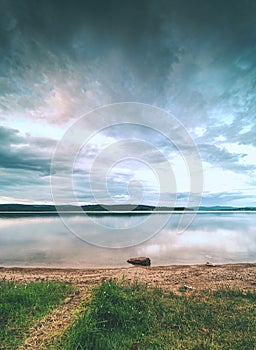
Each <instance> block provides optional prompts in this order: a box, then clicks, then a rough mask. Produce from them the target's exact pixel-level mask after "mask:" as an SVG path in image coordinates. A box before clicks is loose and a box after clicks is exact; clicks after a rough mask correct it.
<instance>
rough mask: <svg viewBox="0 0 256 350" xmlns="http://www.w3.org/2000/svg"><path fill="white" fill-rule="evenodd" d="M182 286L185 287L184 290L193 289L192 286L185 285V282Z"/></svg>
mask: <svg viewBox="0 0 256 350" xmlns="http://www.w3.org/2000/svg"><path fill="white" fill-rule="evenodd" d="M183 288H184V289H186V290H192V289H193V287H191V286H187V285H186V284H184V286H183Z"/></svg>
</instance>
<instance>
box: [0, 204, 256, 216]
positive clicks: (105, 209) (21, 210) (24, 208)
mask: <svg viewBox="0 0 256 350" xmlns="http://www.w3.org/2000/svg"><path fill="white" fill-rule="evenodd" d="M81 209H82V210H83V211H84V212H86V213H89V214H90V213H91V214H97V213H99V214H100V213H101V214H104V213H112V214H115V213H116V214H120V213H121V214H122V213H123V214H136V213H138V214H143V213H145V214H147V213H149V212H151V213H153V212H154V213H158V212H159V213H168V212H173V211H176V212H195V211H199V212H210V211H211V212H215V211H216V212H220V211H221V212H230V211H256V208H255V207H231V206H211V207H206V206H201V207H199V208H186V207H182V206H181V207H167V206H159V207H155V206H151V205H143V204H139V205H135V204H134V205H133V204H116V205H103V204H87V205H82V206H80V207H79V206H75V205H58V206H57V208H56V206H55V205H48V204H47V205H45V204H17V203H16V204H15V203H14V204H0V217H3V216H4V217H6V216H7V215H8V216H9V215H13V216H24V215H25V216H27V215H36V214H38V215H40V214H42V215H44V214H49V215H57V214H58V212H61V213H64V214H65V213H66V214H76V213H77V214H79V213H81Z"/></svg>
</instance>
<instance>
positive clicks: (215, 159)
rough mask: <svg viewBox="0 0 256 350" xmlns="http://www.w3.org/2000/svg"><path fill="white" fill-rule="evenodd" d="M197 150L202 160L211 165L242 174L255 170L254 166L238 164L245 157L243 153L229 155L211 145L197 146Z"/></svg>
mask: <svg viewBox="0 0 256 350" xmlns="http://www.w3.org/2000/svg"><path fill="white" fill-rule="evenodd" d="M198 148H199V150H200V153H201V155H202V159H203V160H204V161H206V162H209V163H210V164H212V165H215V166H218V167H222V168H224V169H230V170H233V171H235V172H244V171H250V170H255V169H256V165H255V164H251V165H245V164H242V163H239V160H240V159H242V158H243V157H245V156H246V154H245V153H241V154H237V153H230V152H228V151H227V150H226V149H225V148H219V147H217V146H214V145H211V144H199V145H198Z"/></svg>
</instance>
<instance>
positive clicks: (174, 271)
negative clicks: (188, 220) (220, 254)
mask: <svg viewBox="0 0 256 350" xmlns="http://www.w3.org/2000/svg"><path fill="white" fill-rule="evenodd" d="M3 278H5V279H6V280H12V281H14V282H17V283H29V282H35V281H39V282H40V281H42V282H47V281H50V280H55V281H62V282H67V283H72V284H74V285H76V286H77V287H78V288H84V287H86V288H92V287H94V286H96V285H98V284H100V283H101V282H102V280H108V279H112V278H117V279H124V278H125V280H127V281H129V282H135V281H138V282H142V283H146V284H148V285H149V286H152V287H159V288H162V289H163V290H167V291H173V292H178V291H179V288H180V287H182V286H184V285H187V286H190V287H192V290H195V291H196V290H208V289H210V290H217V289H223V288H224V289H225V288H234V289H242V290H251V291H255V290H256V263H255V262H253V263H233V264H232V263H227V264H216V265H215V264H214V265H213V266H211V265H207V264H197V265H164V266H149V267H144V266H127V267H112V268H107V267H105V268H69V267H63V268H62V267H57V268H56V267H18V266H12V267H8V266H0V279H3Z"/></svg>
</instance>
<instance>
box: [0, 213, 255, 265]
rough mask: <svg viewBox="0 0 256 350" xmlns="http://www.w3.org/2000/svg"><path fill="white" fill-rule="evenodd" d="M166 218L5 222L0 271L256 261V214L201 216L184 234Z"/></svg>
mask: <svg viewBox="0 0 256 350" xmlns="http://www.w3.org/2000/svg"><path fill="white" fill-rule="evenodd" d="M163 215H165V214H155V215H152V218H151V220H150V221H149V220H148V219H149V215H130V216H129V215H121V214H119V215H110V214H108V215H98V216H97V215H93V216H92V217H88V216H76V215H70V216H69V217H68V218H67V219H65V221H66V222H65V224H66V225H65V224H64V223H63V222H62V220H61V219H60V218H59V217H58V216H46V215H45V216H43V215H42V216H39V217H36V216H31V217H19V218H13V217H10V218H8V217H7V218H1V219H0V265H2V266H52V267H84V268H86V267H116V266H127V263H126V260H127V259H128V258H129V257H136V256H149V257H150V258H151V260H152V264H153V265H167V264H198V263H205V262H206V261H212V262H216V263H235V262H255V261H256V234H255V218H256V214H255V213H220V214H217V213H206V214H197V215H196V217H195V219H194V221H193V222H192V224H191V225H190V226H189V227H188V228H187V229H186V230H185V232H183V233H179V232H178V230H177V227H178V223H179V220H180V218H181V215H183V214H174V215H172V216H171V217H170V218H169V220H168V217H167V220H168V221H167V223H166V224H165V225H164V226H163V227H162V226H161V225H162V224H163V222H164V221H166V219H163ZM185 215H190V214H185ZM67 226H69V227H71V229H72V230H73V231H74V232H75V234H74V232H73V233H72V232H70V229H69V228H68V227H67ZM159 227H162V228H161V229H160V232H158V233H156V234H154V231H155V232H156V231H157V228H159ZM152 232H153V233H152ZM88 242H89V243H88ZM139 243H140V244H139Z"/></svg>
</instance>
